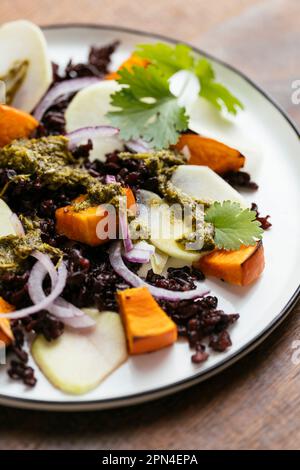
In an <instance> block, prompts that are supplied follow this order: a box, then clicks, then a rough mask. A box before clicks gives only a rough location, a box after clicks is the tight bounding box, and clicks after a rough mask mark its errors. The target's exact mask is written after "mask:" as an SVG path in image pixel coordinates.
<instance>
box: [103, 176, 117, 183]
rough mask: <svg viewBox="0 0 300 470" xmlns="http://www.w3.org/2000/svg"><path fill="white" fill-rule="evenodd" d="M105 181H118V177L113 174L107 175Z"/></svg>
mask: <svg viewBox="0 0 300 470" xmlns="http://www.w3.org/2000/svg"><path fill="white" fill-rule="evenodd" d="M105 183H106V184H111V183H116V177H115V176H113V175H106V176H105Z"/></svg>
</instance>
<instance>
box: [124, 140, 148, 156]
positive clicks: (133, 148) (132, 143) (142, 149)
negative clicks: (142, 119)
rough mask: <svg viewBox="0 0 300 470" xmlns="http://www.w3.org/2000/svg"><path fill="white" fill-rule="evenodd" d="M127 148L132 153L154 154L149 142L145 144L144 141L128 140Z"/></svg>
mask: <svg viewBox="0 0 300 470" xmlns="http://www.w3.org/2000/svg"><path fill="white" fill-rule="evenodd" d="M125 145H126V147H127V148H128V150H130V152H133V153H150V152H153V149H151V148H150V147H149V145H148V144H147V142H144V141H143V140H142V139H138V140H128V142H126V143H125Z"/></svg>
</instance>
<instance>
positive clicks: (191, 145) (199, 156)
mask: <svg viewBox="0 0 300 470" xmlns="http://www.w3.org/2000/svg"><path fill="white" fill-rule="evenodd" d="M185 146H187V147H188V149H189V151H190V154H191V156H190V158H189V161H188V164H189V165H205V166H208V167H209V168H211V169H212V170H214V171H215V172H216V173H220V174H222V173H227V172H228V171H238V170H239V169H240V168H242V167H243V166H244V164H245V157H244V156H243V155H242V154H241V153H240V152H239V151H238V150H235V149H233V148H231V147H228V146H227V145H225V144H222V142H218V141H217V140H214V139H209V138H207V137H202V136H201V135H198V134H182V135H181V137H180V139H179V141H178V142H177V144H176V145H175V149H176V150H178V151H181V150H182V149H183V148H184V147H185Z"/></svg>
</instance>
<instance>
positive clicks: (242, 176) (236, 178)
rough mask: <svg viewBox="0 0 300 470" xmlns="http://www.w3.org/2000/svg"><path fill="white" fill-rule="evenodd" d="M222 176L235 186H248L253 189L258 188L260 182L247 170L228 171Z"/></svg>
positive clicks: (247, 187)
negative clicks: (257, 182) (253, 179)
mask: <svg viewBox="0 0 300 470" xmlns="http://www.w3.org/2000/svg"><path fill="white" fill-rule="evenodd" d="M222 177H223V179H224V180H225V181H227V183H228V184H230V185H231V186H233V187H237V188H246V189H251V190H253V191H256V190H257V189H258V184H256V183H255V182H254V181H252V180H251V176H250V175H249V173H246V171H228V172H227V173H225V174H224V175H222Z"/></svg>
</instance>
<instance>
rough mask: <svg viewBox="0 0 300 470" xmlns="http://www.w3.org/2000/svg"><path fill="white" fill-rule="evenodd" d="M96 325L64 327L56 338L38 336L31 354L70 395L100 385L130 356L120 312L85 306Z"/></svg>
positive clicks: (47, 376)
mask: <svg viewBox="0 0 300 470" xmlns="http://www.w3.org/2000/svg"><path fill="white" fill-rule="evenodd" d="M85 312H86V313H88V314H90V315H91V316H92V317H93V318H94V319H95V320H96V327H95V328H94V329H92V330H91V331H89V332H87V331H84V332H82V333H80V332H78V331H75V330H71V329H65V332H64V333H63V334H62V336H60V337H59V338H58V339H56V340H54V341H51V342H49V341H47V340H45V338H44V337H43V336H42V335H39V336H37V338H36V339H35V340H34V341H33V344H32V348H31V350H32V356H33V358H34V360H35V362H36V363H37V365H38V366H39V368H40V369H41V371H42V372H43V374H44V375H45V376H46V378H47V379H48V380H49V382H51V383H52V384H53V385H54V386H55V387H57V388H59V389H60V390H62V391H63V392H66V393H70V394H84V393H87V392H89V391H90V390H92V389H93V388H95V387H97V386H98V385H99V384H100V383H101V382H102V381H103V380H104V379H105V378H106V377H107V376H108V375H109V374H111V373H112V372H113V371H114V370H116V369H117V368H118V367H119V366H120V365H121V364H123V363H124V362H125V361H126V359H127V347H126V338H125V334H124V330H123V325H122V321H121V318H120V315H119V314H117V313H115V312H102V313H99V312H98V311H95V310H94V309H86V310H85Z"/></svg>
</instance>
